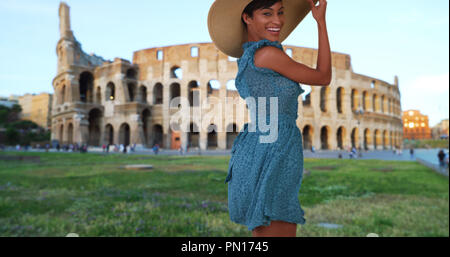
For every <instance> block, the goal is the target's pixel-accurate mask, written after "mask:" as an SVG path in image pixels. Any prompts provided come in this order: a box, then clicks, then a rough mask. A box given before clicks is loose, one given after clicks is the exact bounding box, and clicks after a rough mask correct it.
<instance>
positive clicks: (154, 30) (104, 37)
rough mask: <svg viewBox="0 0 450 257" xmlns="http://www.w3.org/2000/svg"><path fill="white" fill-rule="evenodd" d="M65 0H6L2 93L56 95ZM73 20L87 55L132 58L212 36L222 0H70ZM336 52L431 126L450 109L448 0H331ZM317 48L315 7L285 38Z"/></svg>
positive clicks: (0, 53)
mask: <svg viewBox="0 0 450 257" xmlns="http://www.w3.org/2000/svg"><path fill="white" fill-rule="evenodd" d="M59 2H60V1H57V0H0V96H9V95H11V94H14V95H23V94H25V93H40V92H49V93H53V88H52V80H53V78H54V77H55V75H56V64H57V57H56V50H55V49H56V44H57V42H58V39H59V20H58V7H59ZM65 2H66V3H67V4H68V5H69V6H70V15H71V27H72V31H73V32H74V35H75V37H76V39H77V40H78V41H79V42H80V43H81V44H82V48H83V50H84V52H86V53H95V54H96V55H99V56H102V57H103V58H105V59H107V60H113V59H114V58H115V57H120V58H125V59H128V60H132V55H133V52H134V51H137V50H141V49H145V48H151V47H159V46H168V45H176V44H185V43H200V42H211V38H210V36H209V33H208V28H207V23H206V19H207V15H208V10H209V7H210V6H211V4H212V3H213V0H195V1H186V0H164V1H156V0H128V1H123V0H122V1H119V0H66V1H65ZM327 27H328V34H329V40H330V45H331V50H332V51H334V52H339V53H345V54H349V55H350V56H351V60H352V67H353V71H354V72H355V73H359V74H363V75H366V76H370V77H374V78H377V79H381V80H384V81H386V82H388V83H394V76H396V75H397V76H398V77H399V82H400V92H401V102H402V109H403V110H408V109H418V110H420V111H421V112H422V113H423V114H426V115H428V116H429V118H430V125H431V126H433V125H435V124H437V123H438V122H439V121H441V120H442V119H447V118H448V117H449V50H448V48H449V32H448V31H449V2H448V1H447V0H436V1H421V0H397V1H391V0H328V8H327ZM283 44H286V45H294V46H300V47H311V48H317V47H318V35H317V25H316V22H315V20H314V19H313V17H312V15H311V14H309V15H308V16H307V17H306V18H305V20H304V21H303V22H302V23H301V24H300V25H299V26H298V27H297V29H296V30H295V31H294V32H293V33H292V34H291V35H290V36H289V37H288V38H287V39H286V40H285V41H284V42H283Z"/></svg>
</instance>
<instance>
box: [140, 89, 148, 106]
mask: <svg viewBox="0 0 450 257" xmlns="http://www.w3.org/2000/svg"><path fill="white" fill-rule="evenodd" d="M139 97H140V102H141V103H147V87H146V86H144V85H141V86H140V87H139Z"/></svg>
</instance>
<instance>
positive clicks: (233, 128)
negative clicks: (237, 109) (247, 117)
mask: <svg viewBox="0 0 450 257" xmlns="http://www.w3.org/2000/svg"><path fill="white" fill-rule="evenodd" d="M226 131H227V139H226V140H227V149H231V147H232V146H233V143H234V140H235V139H236V137H237V135H238V134H239V131H238V128H237V125H236V123H232V124H229V125H228V126H227V130H226Z"/></svg>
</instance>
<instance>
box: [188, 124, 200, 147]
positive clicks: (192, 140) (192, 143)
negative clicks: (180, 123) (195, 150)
mask: <svg viewBox="0 0 450 257" xmlns="http://www.w3.org/2000/svg"><path fill="white" fill-rule="evenodd" d="M199 146H200V131H199V129H198V126H197V124H195V123H190V124H189V132H188V147H199Z"/></svg>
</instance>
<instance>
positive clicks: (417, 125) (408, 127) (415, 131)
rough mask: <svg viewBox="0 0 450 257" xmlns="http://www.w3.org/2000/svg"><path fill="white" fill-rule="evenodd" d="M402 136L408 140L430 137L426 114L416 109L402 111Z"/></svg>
mask: <svg viewBox="0 0 450 257" xmlns="http://www.w3.org/2000/svg"><path fill="white" fill-rule="evenodd" d="M403 137H404V138H405V139H409V140H416V139H431V129H430V127H429V121H428V116H427V115H424V114H421V113H420V111H418V110H407V111H404V112H403Z"/></svg>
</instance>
